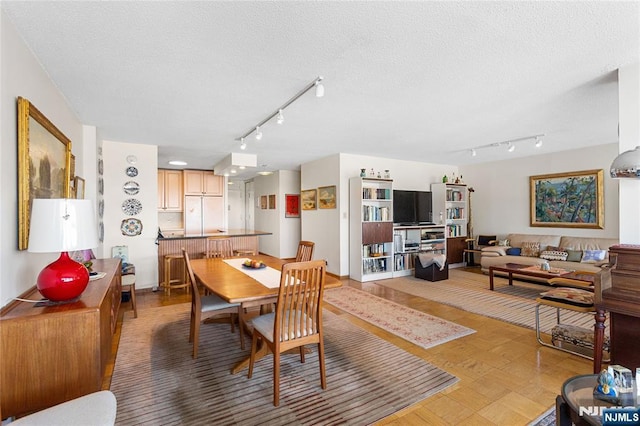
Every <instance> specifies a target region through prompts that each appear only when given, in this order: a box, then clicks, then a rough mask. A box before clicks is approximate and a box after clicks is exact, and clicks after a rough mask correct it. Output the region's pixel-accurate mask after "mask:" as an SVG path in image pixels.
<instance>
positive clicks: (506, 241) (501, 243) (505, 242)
mask: <svg viewBox="0 0 640 426" xmlns="http://www.w3.org/2000/svg"><path fill="white" fill-rule="evenodd" d="M498 245H499V246H500V247H507V246H508V245H509V240H508V239H507V240H498Z"/></svg>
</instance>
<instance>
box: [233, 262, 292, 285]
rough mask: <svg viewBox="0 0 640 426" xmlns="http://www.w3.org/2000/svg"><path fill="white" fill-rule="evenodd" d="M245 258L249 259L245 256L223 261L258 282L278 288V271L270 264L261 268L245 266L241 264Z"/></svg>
mask: <svg viewBox="0 0 640 426" xmlns="http://www.w3.org/2000/svg"><path fill="white" fill-rule="evenodd" d="M245 260H249V259H246V258H234V259H225V260H224V262H225V263H226V264H227V265H229V266H232V267H234V268H236V269H237V270H238V271H241V272H243V273H244V274H246V275H248V276H250V277H251V278H253V279H254V280H256V281H258V282H259V283H260V284H262V285H263V286H265V287H267V288H278V287H280V271H278V270H277V269H274V268H272V267H270V266H267V267H266V268H261V269H254V268H245V267H244V266H242V264H243V263H244V261H245Z"/></svg>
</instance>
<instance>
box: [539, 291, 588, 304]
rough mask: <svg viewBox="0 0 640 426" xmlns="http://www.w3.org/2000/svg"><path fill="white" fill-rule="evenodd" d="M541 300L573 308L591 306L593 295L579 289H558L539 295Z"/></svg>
mask: <svg viewBox="0 0 640 426" xmlns="http://www.w3.org/2000/svg"><path fill="white" fill-rule="evenodd" d="M540 295H541V296H542V298H543V299H546V300H553V301H555V302H561V303H567V304H569V305H574V306H585V307H589V306H593V293H592V292H590V291H587V290H580V289H579V288H570V287H558V288H554V289H553V290H549V291H545V292H544V293H540Z"/></svg>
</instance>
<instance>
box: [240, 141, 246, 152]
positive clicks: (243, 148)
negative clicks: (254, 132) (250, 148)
mask: <svg viewBox="0 0 640 426" xmlns="http://www.w3.org/2000/svg"><path fill="white" fill-rule="evenodd" d="M240 149H242V150H245V149H247V143H246V142H245V141H244V138H240Z"/></svg>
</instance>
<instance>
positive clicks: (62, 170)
mask: <svg viewBox="0 0 640 426" xmlns="http://www.w3.org/2000/svg"><path fill="white" fill-rule="evenodd" d="M70 181H71V141H70V140H69V138H67V137H66V136H65V135H64V134H63V133H62V132H61V131H60V130H59V129H58V128H57V127H56V126H54V125H53V123H51V121H49V119H48V118H47V117H45V116H44V114H42V113H41V112H40V111H39V110H38V109H37V108H36V107H35V106H34V105H33V104H32V103H31V102H29V101H28V100H27V99H24V98H22V97H19V98H18V250H25V249H27V246H28V245H29V220H30V218H31V204H32V200H33V199H34V198H68V197H69V195H70V192H71V188H70V185H69V182H70Z"/></svg>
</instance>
